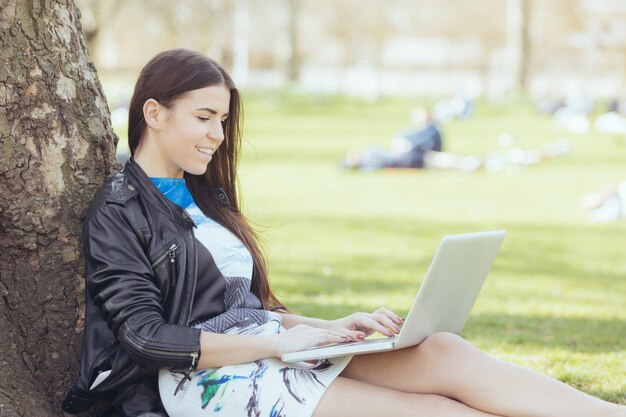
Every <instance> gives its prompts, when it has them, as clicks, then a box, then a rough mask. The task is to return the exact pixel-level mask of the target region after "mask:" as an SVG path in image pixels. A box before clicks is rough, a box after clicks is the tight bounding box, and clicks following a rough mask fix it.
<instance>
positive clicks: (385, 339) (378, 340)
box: [307, 336, 398, 350]
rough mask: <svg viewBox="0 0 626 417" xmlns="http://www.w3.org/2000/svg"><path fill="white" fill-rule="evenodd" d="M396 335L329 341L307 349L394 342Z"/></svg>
mask: <svg viewBox="0 0 626 417" xmlns="http://www.w3.org/2000/svg"><path fill="white" fill-rule="evenodd" d="M397 338H398V337H397V336H394V337H377V338H375V339H365V340H361V341H358V342H344V343H331V344H329V345H323V346H315V347H312V348H309V349H307V350H316V349H325V348H328V347H335V346H341V347H344V346H359V345H371V344H373V343H383V342H385V343H388V342H394V341H395V340H396V339H397Z"/></svg>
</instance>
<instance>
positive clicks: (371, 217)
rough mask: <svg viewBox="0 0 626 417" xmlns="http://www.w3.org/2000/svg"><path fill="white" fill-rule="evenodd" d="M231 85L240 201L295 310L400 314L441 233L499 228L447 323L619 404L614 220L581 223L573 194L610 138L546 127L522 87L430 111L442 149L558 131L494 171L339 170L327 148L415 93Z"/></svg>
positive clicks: (621, 362) (620, 294)
mask: <svg viewBox="0 0 626 417" xmlns="http://www.w3.org/2000/svg"><path fill="white" fill-rule="evenodd" d="M244 99H245V100H246V107H245V142H244V145H243V148H244V152H243V159H242V164H241V169H240V177H241V188H242V192H243V196H244V197H243V203H244V210H245V212H246V213H247V215H248V216H249V217H250V219H251V220H252V221H254V222H255V223H256V224H257V225H258V228H259V230H260V231H261V232H262V235H263V236H264V237H265V239H266V247H267V253H268V257H269V268H270V276H271V280H272V284H273V286H274V289H275V291H276V292H277V293H278V295H279V296H280V297H281V299H282V300H283V301H284V302H286V303H287V304H288V305H289V306H291V307H292V308H293V309H294V310H295V311H299V312H302V313H304V314H307V315H315V316H321V317H324V318H333V317H338V316H341V315H344V314H349V313H351V312H354V311H357V310H362V311H371V310H373V309H376V308H378V307H379V306H382V305H384V306H388V307H390V308H393V309H395V310H396V311H397V312H398V313H400V314H404V313H406V309H407V307H408V306H409V305H410V302H411V301H412V299H413V297H414V295H415V292H416V289H417V285H418V282H419V281H420V280H421V279H422V276H423V274H424V273H425V271H426V268H427V267H428V264H429V262H430V259H431V257H432V255H433V253H434V251H435V249H436V247H437V245H438V242H439V240H440V239H441V237H442V236H443V235H445V234H448V233H461V232H471V231H480V230H488V229H499V228H503V229H506V230H507V231H508V235H507V237H506V240H505V243H504V245H503V247H502V250H501V253H500V255H499V257H498V258H497V260H496V262H495V265H494V267H493V270H492V272H491V273H490V276H489V278H488V280H487V282H486V283H485V286H484V289H483V291H482V293H481V295H480V297H479V299H478V302H477V304H476V306H475V308H474V310H473V312H472V315H471V318H470V320H469V322H468V323H467V325H466V328H465V329H464V331H463V336H464V337H465V338H467V339H468V340H469V341H471V342H472V343H474V344H476V345H477V346H479V347H480V348H481V349H484V350H485V351H487V352H490V353H492V354H494V355H496V356H498V357H500V358H503V359H506V360H511V361H513V362H516V363H519V364H521V365H525V366H530V367H532V368H534V369H536V370H538V371H541V372H544V373H547V374H549V375H551V376H554V377H556V378H559V379H561V380H564V381H566V382H568V383H570V384H572V385H574V386H576V387H578V388H580V389H582V390H584V391H587V392H590V393H593V394H594V395H598V396H601V397H603V398H605V399H608V400H612V401H617V402H621V403H625V404H626V378H625V376H624V375H625V372H626V365H625V364H626V307H625V306H626V255H625V251H624V239H623V236H624V235H625V232H626V223H625V222H616V223H610V224H593V223H589V222H587V221H586V219H585V217H584V213H583V212H582V211H581V210H580V208H579V206H580V199H581V197H582V196H583V195H584V194H585V193H587V192H589V191H593V190H595V189H596V188H599V187H601V186H603V185H604V184H606V183H609V182H612V181H617V180H620V179H623V178H626V163H625V162H626V142H624V141H623V140H622V138H617V137H613V136H611V135H600V134H589V135H584V136H576V135H573V134H567V133H566V132H560V131H557V130H556V129H555V128H554V127H553V123H552V121H551V120H550V118H548V117H546V116H540V115H537V114H535V113H534V111H533V110H532V107H531V106H530V105H529V103H527V102H525V101H523V100H517V101H513V100H510V101H508V102H502V103H479V105H478V106H477V109H476V116H475V117H474V118H472V119H471V120H459V121H454V122H452V123H450V124H447V125H445V126H444V127H443V130H444V135H445V136H444V139H445V145H446V149H447V150H449V151H454V152H459V153H464V154H472V153H478V154H481V153H484V152H488V151H492V150H497V149H498V147H499V145H498V142H497V140H496V138H497V137H498V135H499V134H501V133H510V134H512V135H514V136H515V137H516V138H517V139H516V140H517V143H518V144H519V145H521V146H523V147H526V148H541V147H543V146H545V145H546V144H548V143H550V142H553V141H555V140H557V139H559V138H569V140H570V141H571V146H572V151H571V153H570V154H569V155H568V156H566V157H563V158H561V159H556V160H552V161H547V162H544V163H542V164H540V165H535V166H530V167H525V168H522V169H509V170H506V171H504V172H499V173H496V174H490V173H487V172H484V171H482V172H481V171H479V172H473V173H466V172H453V171H401V172H389V171H383V172H362V173H355V172H346V171H342V170H341V169H339V168H338V163H339V160H340V159H341V157H342V156H343V154H344V153H345V152H346V151H347V150H349V149H358V148H363V147H365V146H367V145H370V144H377V145H380V146H386V145H388V143H389V140H390V138H391V137H392V136H393V134H394V133H396V132H397V131H398V130H401V129H402V128H404V127H405V126H406V124H407V122H408V114H409V110H410V109H411V107H412V106H413V105H415V104H416V103H417V101H415V100H409V99H382V100H380V101H379V102H376V103H367V102H362V101H358V100H350V99H346V98H340V97H320V96H313V97H307V96H300V95H295V94H275V95H268V94H259V93H256V94H255V93H248V94H244ZM425 103H426V104H430V103H431V102H429V101H428V100H426V101H425Z"/></svg>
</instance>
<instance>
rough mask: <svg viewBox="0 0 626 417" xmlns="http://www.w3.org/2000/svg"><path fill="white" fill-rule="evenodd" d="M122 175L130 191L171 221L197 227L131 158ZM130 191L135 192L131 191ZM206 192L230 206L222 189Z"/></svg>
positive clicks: (212, 189)
mask: <svg viewBox="0 0 626 417" xmlns="http://www.w3.org/2000/svg"><path fill="white" fill-rule="evenodd" d="M124 173H125V174H126V176H127V177H128V180H129V182H130V183H132V184H127V187H128V188H129V189H131V187H134V188H136V192H137V193H138V194H141V197H142V198H143V199H145V200H147V201H148V202H149V203H150V204H151V205H152V206H154V207H156V208H157V209H159V210H160V211H161V212H163V213H164V214H166V215H167V216H168V217H170V218H171V219H172V220H175V221H183V222H185V223H187V224H189V225H190V226H193V227H197V226H196V224H195V222H194V221H193V220H192V219H191V216H190V215H189V214H188V213H187V212H186V211H185V210H184V209H183V208H182V207H180V206H178V205H176V204H174V203H172V202H171V201H170V200H169V199H168V198H167V197H165V196H164V195H163V193H162V192H161V191H159V189H158V188H157V187H156V186H155V185H154V183H153V182H152V181H151V180H150V178H149V177H148V175H147V174H146V173H145V171H144V170H143V169H142V168H141V167H140V166H139V164H138V163H137V162H136V161H135V160H134V159H133V158H132V157H131V158H128V161H126V165H124ZM131 191H135V190H132V189H131ZM208 192H209V194H210V195H211V196H212V197H213V198H215V199H216V200H217V201H219V202H220V203H222V204H225V205H227V206H230V201H229V199H228V196H227V195H226V192H224V189H223V188H210V189H209V190H208Z"/></svg>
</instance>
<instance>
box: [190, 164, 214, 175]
mask: <svg viewBox="0 0 626 417" xmlns="http://www.w3.org/2000/svg"><path fill="white" fill-rule="evenodd" d="M208 167H209V164H204V165H198V166H195V167H190V168H189V169H186V170H185V172H187V173H188V174H191V175H204V173H205V172H206V170H207V168H208Z"/></svg>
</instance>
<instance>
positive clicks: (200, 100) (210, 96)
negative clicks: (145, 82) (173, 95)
mask: <svg viewBox="0 0 626 417" xmlns="http://www.w3.org/2000/svg"><path fill="white" fill-rule="evenodd" d="M229 104H230V91H229V90H228V89H227V88H226V87H225V86H224V85H221V84H219V85H212V86H209V87H204V88H200V89H197V90H191V91H188V92H187V93H185V94H183V95H182V96H180V97H178V98H177V99H176V100H174V101H173V102H172V104H171V105H169V107H165V106H164V105H162V104H160V103H158V102H157V101H156V100H154V99H150V100H147V101H146V103H145V104H144V117H145V120H146V124H147V127H148V130H147V132H146V135H147V137H146V138H145V140H144V143H143V144H142V146H141V148H142V149H140V151H139V154H138V155H137V157H136V158H135V159H136V161H137V163H139V165H140V166H141V167H142V168H143V169H144V171H145V172H146V173H147V174H148V175H149V176H153V177H170V178H182V177H183V174H184V173H185V172H188V173H190V174H193V175H202V174H204V173H205V172H206V170H207V166H208V164H209V163H210V162H211V159H212V156H213V154H214V153H215V151H216V150H217V148H218V147H219V146H220V145H221V144H222V142H223V141H224V121H225V120H226V118H227V117H228V111H229V110H228V109H229ZM144 145H145V146H144Z"/></svg>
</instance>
